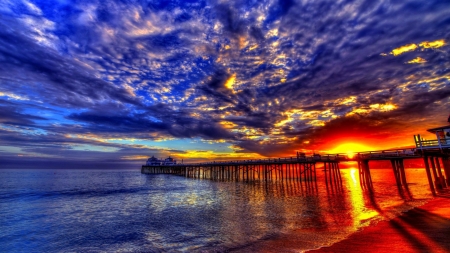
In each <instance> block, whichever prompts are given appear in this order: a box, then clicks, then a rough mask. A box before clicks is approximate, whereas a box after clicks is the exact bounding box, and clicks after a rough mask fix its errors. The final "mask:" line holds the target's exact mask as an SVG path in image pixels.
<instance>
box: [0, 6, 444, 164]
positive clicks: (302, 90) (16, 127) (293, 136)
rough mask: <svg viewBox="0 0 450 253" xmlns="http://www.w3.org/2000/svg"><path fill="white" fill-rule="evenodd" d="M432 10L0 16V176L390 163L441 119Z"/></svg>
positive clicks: (177, 9)
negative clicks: (175, 164) (248, 163)
mask: <svg viewBox="0 0 450 253" xmlns="http://www.w3.org/2000/svg"><path fill="white" fill-rule="evenodd" d="M449 42H450V3H449V2H448V1H434V0H429V1H423V0H419V1H408V0H406V1H374V0H369V1H349V0H344V1H320V0H304V1H300V0H299V1H297V0H285V1H283V0H278V1H273V0H262V1H260V0H258V1H256V0H246V1H229V0H227V1H219V0H211V1H208V0H206V1H195V0H184V1H182V0H178V1H175V0H174V1H170V0H156V1H144V0H141V1H140V0H120V1H119V0H117V1H114V0H101V1H97V0H86V1H85V0H76V1H70V0H43V1H37V0H35V1H33V0H2V1H1V2H0V164H2V166H1V167H19V168H25V167H27V168H28V167H29V168H53V167H57V168H133V167H136V168H137V167H138V166H139V165H141V164H143V163H144V162H145V160H146V159H147V158H148V157H150V156H152V155H154V156H156V157H159V158H166V157H167V156H169V155H170V156H172V157H175V158H176V159H177V160H178V161H180V160H183V161H184V162H198V161H210V160H216V161H218V160H231V159H250V158H256V159H259V158H264V157H289V156H295V154H296V152H297V151H300V152H305V153H341V152H347V151H353V152H357V151H363V150H381V149H391V148H405V147H411V146H413V145H414V139H413V136H414V134H422V135H424V136H425V137H427V136H429V137H430V138H431V137H432V136H431V135H427V133H426V129H428V128H433V127H438V126H442V125H446V124H448V123H447V117H448V115H449V113H450V99H449V97H450V61H449V60H450V55H449V53H450V46H449Z"/></svg>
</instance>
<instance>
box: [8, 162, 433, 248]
mask: <svg viewBox="0 0 450 253" xmlns="http://www.w3.org/2000/svg"><path fill="white" fill-rule="evenodd" d="M371 172H372V179H373V186H374V187H373V190H372V191H370V190H368V189H365V188H362V187H361V186H360V184H359V177H358V170H357V169H354V168H353V169H343V170H341V175H342V187H335V186H332V185H326V184H325V178H324V174H323V171H322V170H320V169H318V170H317V173H318V175H317V176H318V178H317V184H314V183H309V184H307V183H305V182H299V181H297V180H284V181H278V182H271V183H245V182H217V181H211V180H199V179H190V178H184V177H180V176H174V175H144V174H141V173H140V171H139V170H64V169H60V170H7V169H2V170H0V252H248V251H260V250H264V251H265V252H280V251H283V252H289V251H292V252H294V251H296V252H298V251H303V250H308V249H313V248H318V247H321V246H325V245H329V244H332V243H334V242H337V241H339V240H342V239H343V238H345V237H347V236H348V235H350V234H352V233H354V232H355V231H358V230H359V229H361V228H363V227H364V226H367V225H370V224H373V223H374V222H377V221H378V220H381V219H389V218H392V217H395V216H396V215H399V213H401V212H403V211H406V210H408V209H410V208H412V207H414V206H418V205H421V204H423V203H424V202H425V201H426V200H427V199H430V198H431V197H432V196H431V193H430V191H429V187H428V182H427V181H426V174H425V171H424V170H423V169H407V170H406V177H407V179H408V183H409V184H408V190H405V189H403V190H400V189H399V188H398V187H397V186H396V184H395V179H394V176H393V171H392V169H379V170H372V171H371Z"/></svg>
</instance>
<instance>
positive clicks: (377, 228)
mask: <svg viewBox="0 0 450 253" xmlns="http://www.w3.org/2000/svg"><path fill="white" fill-rule="evenodd" d="M307 252H308V253H325V252H450V194H449V193H446V194H441V195H440V196H438V197H437V198H435V199H433V200H430V201H429V202H427V203H426V204H425V205H423V206H420V207H416V208H413V209H412V210H410V211H408V212H406V213H404V214H402V215H400V216H398V217H396V218H394V219H392V220H388V221H381V222H379V223H378V224H376V225H374V226H369V227H366V228H364V229H362V230H361V231H359V232H357V233H354V234H352V235H351V236H349V237H348V238H346V239H344V240H342V241H340V242H338V243H335V244H333V245H331V246H329V247H323V248H320V249H318V250H311V251H307Z"/></svg>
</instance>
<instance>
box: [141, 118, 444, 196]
mask: <svg viewBox="0 0 450 253" xmlns="http://www.w3.org/2000/svg"><path fill="white" fill-rule="evenodd" d="M447 130H448V131H450V126H448V127H447V126H446V127H441V128H436V129H430V130H428V131H431V132H436V135H437V136H438V140H433V141H427V140H423V139H422V138H421V137H420V135H418V136H414V139H415V144H416V148H410V149H397V150H379V151H370V152H360V153H357V154H355V155H354V156H349V155H347V154H326V155H319V154H313V155H309V156H306V155H305V154H304V153H297V156H296V157H283V158H269V159H252V160H238V161H221V162H207V163H195V164H170V165H160V164H156V165H143V166H142V168H141V172H142V173H144V174H173V175H179V176H184V177H188V178H198V179H210V180H217V181H243V182H253V181H261V182H269V181H280V180H281V181H284V180H296V181H299V182H300V183H302V182H305V183H307V182H316V180H317V172H316V170H317V165H318V164H322V165H323V166H322V167H323V169H324V174H325V183H326V185H327V187H328V186H329V185H330V186H331V187H337V188H339V187H340V188H342V178H341V173H340V168H339V163H340V162H351V161H352V162H356V163H357V164H358V171H359V180H360V184H361V187H362V188H364V189H367V190H369V191H370V190H372V189H373V183H372V177H371V174H370V166H369V163H370V161H390V163H391V166H392V170H393V174H394V177H395V180H396V183H397V186H398V187H399V190H402V189H404V190H406V191H408V183H407V178H406V173H405V166H404V160H405V159H423V161H424V164H425V171H426V176H427V179H428V182H429V185H430V190H431V192H432V193H433V194H436V191H440V190H442V189H444V188H447V187H450V138H446V137H445V136H444V137H442V133H447V134H449V132H448V131H447ZM440 131H441V132H442V133H441V132H440ZM446 131H447V132H446ZM440 136H441V138H439V137H440ZM447 142H448V143H449V144H447ZM152 159H154V158H152ZM316 187H317V184H316Z"/></svg>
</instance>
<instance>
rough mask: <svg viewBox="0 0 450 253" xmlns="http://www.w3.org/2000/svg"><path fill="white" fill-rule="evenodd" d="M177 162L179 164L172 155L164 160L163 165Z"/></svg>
mask: <svg viewBox="0 0 450 253" xmlns="http://www.w3.org/2000/svg"><path fill="white" fill-rule="evenodd" d="M175 164H177V161H176V160H175V159H173V158H172V157H170V156H169V157H168V158H166V159H165V160H164V162H163V165H175Z"/></svg>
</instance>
